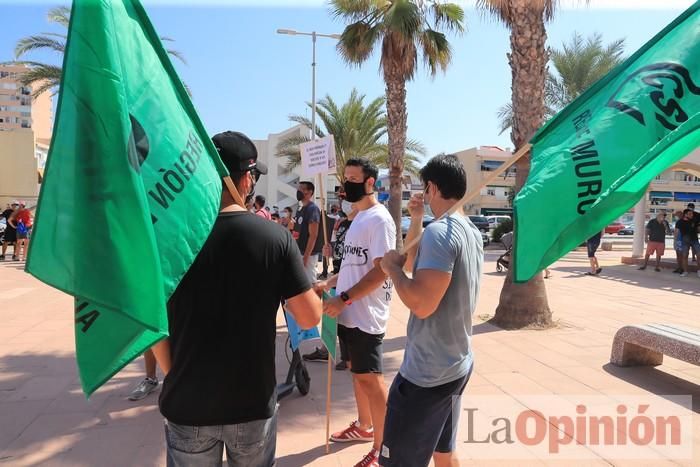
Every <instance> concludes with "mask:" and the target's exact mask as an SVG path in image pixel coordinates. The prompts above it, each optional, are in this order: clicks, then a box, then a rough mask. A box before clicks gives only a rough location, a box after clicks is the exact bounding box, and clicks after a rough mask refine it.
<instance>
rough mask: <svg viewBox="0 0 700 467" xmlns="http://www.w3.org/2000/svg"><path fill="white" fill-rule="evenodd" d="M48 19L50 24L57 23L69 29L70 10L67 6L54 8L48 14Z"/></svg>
mask: <svg viewBox="0 0 700 467" xmlns="http://www.w3.org/2000/svg"><path fill="white" fill-rule="evenodd" d="M46 17H47V19H48V20H49V22H50V23H57V24H60V25H61V26H64V27H66V28H67V27H68V25H69V23H70V8H69V7H67V6H57V7H53V8H51V9H50V10H49V12H48V13H47V14H46Z"/></svg>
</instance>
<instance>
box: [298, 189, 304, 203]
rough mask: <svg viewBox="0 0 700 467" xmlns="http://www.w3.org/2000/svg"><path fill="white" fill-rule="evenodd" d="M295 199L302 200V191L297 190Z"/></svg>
mask: <svg viewBox="0 0 700 467" xmlns="http://www.w3.org/2000/svg"><path fill="white" fill-rule="evenodd" d="M297 201H304V192H303V191H301V190H297Z"/></svg>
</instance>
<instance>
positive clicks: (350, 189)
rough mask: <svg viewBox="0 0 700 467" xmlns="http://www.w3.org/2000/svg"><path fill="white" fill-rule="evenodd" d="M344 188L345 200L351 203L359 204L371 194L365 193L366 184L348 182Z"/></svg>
mask: <svg viewBox="0 0 700 467" xmlns="http://www.w3.org/2000/svg"><path fill="white" fill-rule="evenodd" d="M365 181H366V180H365ZM343 188H344V189H345V200H346V201H349V202H351V203H357V202H358V201H360V200H361V199H362V198H364V197H365V196H367V195H370V194H371V193H367V192H366V191H365V182H362V183H360V182H349V181H347V180H346V181H345V183H344V184H343Z"/></svg>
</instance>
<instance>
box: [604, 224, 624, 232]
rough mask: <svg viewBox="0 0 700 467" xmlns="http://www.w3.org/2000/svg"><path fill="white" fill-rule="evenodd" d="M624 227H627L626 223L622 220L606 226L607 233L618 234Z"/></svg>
mask: <svg viewBox="0 0 700 467" xmlns="http://www.w3.org/2000/svg"><path fill="white" fill-rule="evenodd" d="M624 228H625V224H623V223H622V222H613V223H612V224H610V225H609V226H607V227H606V228H605V233H606V234H616V233H617V232H618V231H620V230H621V229H624Z"/></svg>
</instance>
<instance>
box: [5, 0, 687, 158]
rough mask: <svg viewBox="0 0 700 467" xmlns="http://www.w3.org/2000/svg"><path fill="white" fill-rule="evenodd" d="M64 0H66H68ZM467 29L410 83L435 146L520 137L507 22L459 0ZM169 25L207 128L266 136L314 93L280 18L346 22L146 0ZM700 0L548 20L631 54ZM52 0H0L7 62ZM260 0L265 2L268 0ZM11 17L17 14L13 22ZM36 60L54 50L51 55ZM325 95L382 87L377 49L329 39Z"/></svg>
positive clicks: (326, 29) (455, 147) (552, 29)
mask: <svg viewBox="0 0 700 467" xmlns="http://www.w3.org/2000/svg"><path fill="white" fill-rule="evenodd" d="M66 3H67V2H66ZM463 3H464V5H465V13H466V18H467V26H468V31H467V32H466V33H465V34H464V35H463V36H461V37H452V38H451V40H452V44H453V48H454V62H453V64H452V66H451V68H450V69H449V70H448V72H447V74H446V75H442V74H440V75H438V76H437V77H436V78H435V79H431V78H430V77H428V75H427V73H426V72H425V70H424V69H421V71H420V72H419V73H418V74H417V76H416V79H415V80H414V81H413V82H411V83H409V85H408V98H407V103H408V135H409V137H410V138H414V139H417V140H419V141H421V142H422V143H423V144H425V146H426V147H427V148H428V150H429V154H430V155H433V154H436V153H438V152H442V151H445V152H454V151H459V150H462V149H466V148H469V147H472V146H479V145H492V144H496V145H501V146H504V147H506V146H512V145H511V144H510V139H509V137H508V135H507V134H503V135H499V134H498V122H497V118H496V112H497V110H498V108H499V107H500V106H501V105H502V104H503V103H505V102H508V101H509V100H510V79H511V78H510V69H509V67H508V63H507V59H506V53H507V51H508V49H509V37H508V31H507V30H506V29H505V28H504V27H503V26H501V25H500V24H499V23H497V22H496V21H494V20H492V19H491V18H489V17H487V16H484V15H483V14H482V13H480V12H478V11H475V10H474V9H473V8H472V7H471V6H470V3H469V2H463ZM144 4H145V5H146V8H147V11H148V12H149V14H150V16H151V20H152V21H153V23H154V25H155V27H156V29H157V30H158V32H159V33H160V34H161V35H164V36H169V37H172V38H173V39H175V40H176V42H175V44H174V45H173V47H174V48H176V49H178V50H179V51H181V52H182V53H183V54H184V55H185V57H186V58H187V62H188V64H187V65H183V64H180V63H176V68H177V69H178V71H179V73H180V75H181V77H182V78H183V80H184V81H185V82H187V84H188V85H189V86H190V88H191V89H192V93H193V95H194V103H195V106H196V108H197V110H198V112H199V114H200V116H201V117H202V119H203V121H204V124H205V126H206V127H207V129H208V130H209V132H210V133H211V134H214V133H216V132H219V131H222V130H227V129H234V130H238V131H242V132H244V133H246V134H248V135H249V136H251V137H252V138H255V139H259V138H265V137H266V136H267V134H269V133H277V132H279V131H282V130H284V129H285V128H288V127H289V125H290V123H289V122H288V119H287V117H288V115H290V114H293V113H301V114H305V113H308V111H307V108H306V106H305V105H304V102H305V101H309V100H310V99H311V67H310V64H311V39H310V38H308V37H302V36H282V35H278V34H276V33H275V31H276V30H277V29H278V28H288V29H296V30H299V31H311V30H314V29H315V30H316V31H318V32H323V33H334V32H336V33H339V32H342V29H343V24H342V23H341V22H340V21H338V20H334V19H333V18H332V17H331V16H330V14H329V12H328V10H327V8H326V7H324V3H323V2H322V1H319V0H295V1H291V0H290V1H282V0H258V1H252V0H248V1H245V0H241V1H238V0H229V1H226V0H208V1H205V2H194V1H191V0H190V1H189V2H188V1H184V0H145V1H144ZM690 4H692V1H690V0H659V1H656V0H591V2H590V5H589V6H587V7H586V6H583V5H584V2H582V1H577V0H568V1H564V2H563V8H562V9H561V11H559V13H558V14H557V17H556V18H555V19H554V20H553V21H552V22H551V23H549V25H548V36H549V37H548V44H549V45H550V46H555V47H559V46H561V43H562V42H563V41H565V40H568V39H569V38H570V37H571V34H572V32H573V31H578V32H579V33H581V34H583V35H589V34H592V33H594V32H600V33H601V34H602V35H603V39H604V41H606V42H608V41H612V40H614V39H617V38H626V40H627V42H626V51H627V54H628V55H629V54H631V53H632V52H633V51H634V50H636V49H637V48H639V47H640V46H641V45H642V44H643V43H644V42H646V41H647V40H649V39H650V38H651V37H652V36H653V35H654V34H655V33H656V32H658V31H659V30H661V29H662V28H663V27H664V26H665V25H666V24H667V23H669V22H670V21H672V20H673V19H674V18H675V17H676V16H677V15H678V14H680V12H681V11H682V10H683V9H684V8H686V7H687V6H689V5H690ZM52 5H54V3H44V2H40V1H24V2H21V3H19V2H18V3H10V2H7V1H3V0H0V17H2V18H3V19H4V21H3V30H2V34H0V61H6V60H10V59H12V58H13V55H12V51H13V49H14V45H15V42H16V41H17V39H19V38H20V37H23V36H26V35H29V34H35V33H39V32H44V31H46V32H51V31H54V32H56V31H60V29H58V28H57V27H56V26H50V25H49V24H48V23H47V21H46V19H45V17H46V11H47V9H48V8H49V7H50V6H52ZM260 5H264V6H260ZM7 18H11V19H10V20H9V21H8V20H7ZM33 58H34V59H39V60H46V61H56V60H57V58H56V57H55V56H52V55H44V54H35V55H33ZM317 64H318V66H317V95H318V96H323V95H325V94H330V95H331V96H332V97H333V98H334V99H335V100H336V101H338V102H342V101H344V100H345V99H346V98H347V96H348V95H349V93H350V90H351V89H352V88H353V87H356V88H357V89H358V90H359V91H361V92H362V93H364V94H366V95H367V97H368V99H371V98H374V97H377V96H380V95H381V94H382V93H383V92H384V84H383V81H382V78H381V75H380V74H379V60H378V57H373V59H372V60H371V61H369V62H368V63H366V64H365V65H363V67H362V68H359V69H358V68H356V67H355V68H351V67H348V66H347V65H346V64H344V63H343V62H342V60H341V59H340V57H339V56H338V55H337V54H336V52H335V47H334V41H333V40H332V39H319V41H318V46H317Z"/></svg>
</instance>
